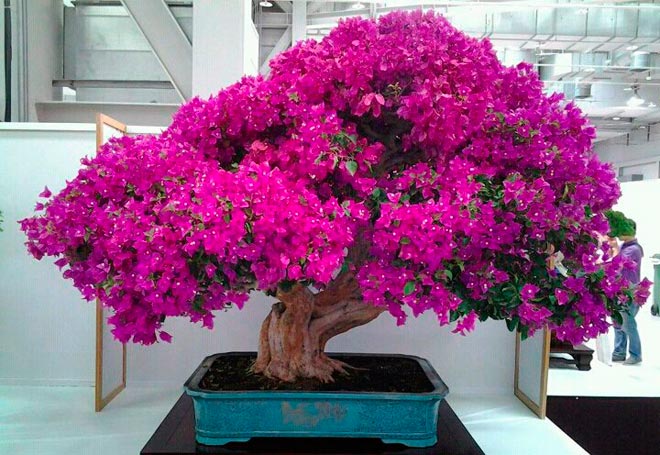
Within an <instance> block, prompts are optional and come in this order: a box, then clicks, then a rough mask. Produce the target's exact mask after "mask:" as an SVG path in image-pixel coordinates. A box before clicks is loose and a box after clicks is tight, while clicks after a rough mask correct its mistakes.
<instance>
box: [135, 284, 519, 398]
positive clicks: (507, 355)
mask: <svg viewBox="0 0 660 455" xmlns="http://www.w3.org/2000/svg"><path fill="white" fill-rule="evenodd" d="M270 302H272V300H271V299H269V298H268V297H265V296H264V295H263V294H256V295H253V296H252V299H251V300H250V301H249V302H248V303H246V305H245V307H244V308H243V310H240V311H239V310H237V309H232V310H229V311H226V312H224V313H218V314H217V315H216V319H215V321H216V326H215V329H214V330H213V331H209V330H207V329H203V328H201V327H199V326H194V325H192V324H190V323H189V322H187V321H186V320H185V319H183V318H176V319H170V320H168V321H167V322H166V324H165V326H166V329H167V331H168V332H169V333H170V334H172V335H173V337H174V338H173V340H172V343H171V344H169V345H168V344H165V343H161V344H158V345H155V346H147V347H145V346H131V347H130V349H129V351H128V352H129V354H128V381H129V382H133V383H141V384H142V383H147V382H149V381H151V380H152V377H153V376H152V375H155V376H156V377H157V379H158V380H159V381H162V382H175V383H183V381H185V379H187V378H188V376H190V374H191V373H192V371H193V369H194V368H196V367H197V366H198V365H199V363H200V362H201V360H202V358H203V357H205V356H206V355H210V354H214V353H216V352H226V351H246V350H247V351H254V350H256V348H257V338H258V334H259V327H260V325H261V322H262V321H263V319H264V318H265V317H266V315H267V314H268V310H269V309H270V305H269V303H270ZM514 340H515V339H514V336H513V334H511V333H509V332H508V331H507V329H506V326H505V325H504V322H501V321H489V322H486V323H482V324H478V325H477V328H476V329H475V331H474V332H473V333H471V334H470V335H468V336H465V337H463V336H461V335H457V334H453V333H451V330H450V328H448V327H439V326H438V324H437V322H436V320H435V318H434V317H433V315H431V314H428V315H424V316H422V317H420V318H419V319H412V318H411V320H410V321H409V322H408V323H407V324H406V325H405V326H402V327H397V326H396V322H395V320H394V318H392V317H391V316H389V314H383V315H381V316H380V317H379V318H378V319H376V320H375V321H373V322H371V323H370V324H367V325H365V326H362V327H358V328H356V329H354V330H351V331H350V332H348V333H345V334H342V335H339V336H338V337H336V338H334V339H333V340H331V342H330V343H328V347H327V350H328V352H333V351H335V352H383V353H403V354H412V355H417V356H420V357H424V358H426V359H428V360H430V361H431V363H432V364H433V366H434V367H435V369H436V370H437V371H438V373H439V374H440V376H441V377H442V379H443V380H444V381H445V382H446V383H447V385H448V386H449V389H450V390H451V391H452V392H454V393H459V392H460V393H510V392H511V391H512V390H513V364H514V348H515V341H514Z"/></svg>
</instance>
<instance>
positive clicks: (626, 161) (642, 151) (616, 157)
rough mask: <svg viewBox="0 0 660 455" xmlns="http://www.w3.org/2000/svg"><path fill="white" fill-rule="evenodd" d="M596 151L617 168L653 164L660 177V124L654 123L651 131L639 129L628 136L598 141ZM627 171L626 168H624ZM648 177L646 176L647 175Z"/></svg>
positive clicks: (656, 175) (657, 175) (656, 174)
mask: <svg viewBox="0 0 660 455" xmlns="http://www.w3.org/2000/svg"><path fill="white" fill-rule="evenodd" d="M594 151H595V152H596V153H597V154H598V156H599V157H600V158H601V160H603V161H608V162H610V163H613V164H614V167H615V168H616V169H617V172H618V170H619V168H621V167H624V168H626V167H629V166H634V165H649V164H651V165H653V166H654V167H655V170H656V173H655V175H654V177H653V178H658V177H660V166H658V164H659V162H660V124H656V125H652V126H651V129H650V131H649V130H647V129H637V130H635V131H634V132H633V133H631V134H630V135H628V136H620V137H617V138H614V139H610V140H607V141H602V142H598V143H596V145H595V146H594ZM624 173H625V170H624ZM645 178H646V176H645Z"/></svg>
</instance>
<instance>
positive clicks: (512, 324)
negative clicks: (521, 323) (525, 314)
mask: <svg viewBox="0 0 660 455" xmlns="http://www.w3.org/2000/svg"><path fill="white" fill-rule="evenodd" d="M517 326H518V318H517V317H514V318H512V319H507V320H506V328H507V329H509V332H513V331H514V330H516V327H517Z"/></svg>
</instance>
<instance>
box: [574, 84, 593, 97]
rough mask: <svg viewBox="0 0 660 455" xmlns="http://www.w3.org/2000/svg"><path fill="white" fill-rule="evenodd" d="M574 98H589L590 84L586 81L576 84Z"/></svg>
mask: <svg viewBox="0 0 660 455" xmlns="http://www.w3.org/2000/svg"><path fill="white" fill-rule="evenodd" d="M575 98H576V99H585V98H591V84H588V83H581V84H576V85H575Z"/></svg>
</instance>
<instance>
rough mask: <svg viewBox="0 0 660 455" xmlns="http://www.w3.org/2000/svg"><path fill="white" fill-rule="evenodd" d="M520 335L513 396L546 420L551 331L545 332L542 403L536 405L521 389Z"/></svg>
mask: <svg viewBox="0 0 660 455" xmlns="http://www.w3.org/2000/svg"><path fill="white" fill-rule="evenodd" d="M520 344H521V339H520V333H516V363H515V369H514V379H513V394H514V395H515V396H516V397H518V399H519V400H520V401H522V402H523V403H524V404H525V406H527V407H528V408H529V409H531V410H532V412H534V413H535V414H536V415H538V416H539V417H540V418H541V419H545V413H546V407H547V399H548V369H549V366H550V330H549V329H547V328H546V329H544V331H543V347H542V352H541V356H542V357H541V380H540V384H539V392H540V401H541V402H540V403H535V402H534V400H532V399H531V398H530V397H528V396H527V394H525V392H523V391H522V390H521V389H520V388H519V379H520Z"/></svg>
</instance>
